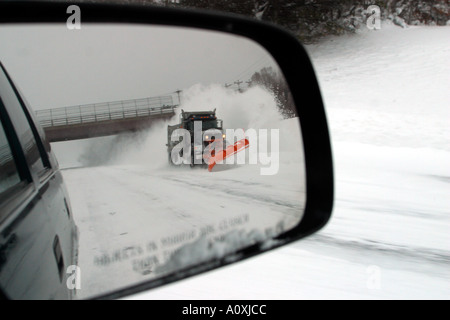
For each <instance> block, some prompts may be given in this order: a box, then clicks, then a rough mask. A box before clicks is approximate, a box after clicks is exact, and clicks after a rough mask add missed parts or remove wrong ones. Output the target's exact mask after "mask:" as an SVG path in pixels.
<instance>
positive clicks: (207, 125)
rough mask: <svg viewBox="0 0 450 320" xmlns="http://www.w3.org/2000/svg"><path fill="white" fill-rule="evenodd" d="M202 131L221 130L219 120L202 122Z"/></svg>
mask: <svg viewBox="0 0 450 320" xmlns="http://www.w3.org/2000/svg"><path fill="white" fill-rule="evenodd" d="M202 129H203V131H205V130H209V129H222V121H221V120H208V121H203V123H202Z"/></svg>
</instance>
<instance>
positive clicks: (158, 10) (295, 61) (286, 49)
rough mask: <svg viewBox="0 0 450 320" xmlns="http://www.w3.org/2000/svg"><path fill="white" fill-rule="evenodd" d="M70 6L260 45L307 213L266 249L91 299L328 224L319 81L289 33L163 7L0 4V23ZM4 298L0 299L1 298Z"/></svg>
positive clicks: (40, 19)
mask: <svg viewBox="0 0 450 320" xmlns="http://www.w3.org/2000/svg"><path fill="white" fill-rule="evenodd" d="M69 5H77V6H79V7H80V9H81V23H114V24H136V25H161V26H177V27H189V28H195V29H202V30H211V31H218V32H223V33H227V34H233V35H238V36H242V37H245V38H248V39H251V40H253V41H255V42H256V43H258V44H259V45H261V46H262V47H263V48H265V49H266V50H267V52H268V53H270V54H271V55H272V57H273V58H274V60H275V61H276V62H277V63H278V65H279V67H280V69H281V71H282V72H283V74H284V77H285V79H286V81H287V84H288V86H289V88H290V90H291V93H292V97H293V100H294V102H295V105H296V106H297V110H296V111H297V115H298V117H299V120H300V125H301V126H300V127H301V133H302V137H303V144H304V156H305V167H306V190H307V192H306V194H307V198H306V207H305V211H304V217H303V219H302V220H301V223H300V224H299V225H297V226H296V227H295V228H293V229H291V230H290V231H288V232H286V233H284V234H282V235H280V236H278V237H277V238H276V244H275V245H274V246H273V247H271V248H269V249H268V248H265V247H263V246H261V245H259V244H256V245H253V246H250V247H247V248H245V249H244V250H241V251H240V252H236V253H234V257H235V258H233V259H228V258H227V257H224V258H221V259H219V260H214V261H209V262H207V263H201V264H200V265H198V266H196V267H195V268H189V269H186V270H184V271H183V272H176V273H173V274H170V275H168V276H165V277H163V278H161V279H157V280H154V281H148V282H144V283H142V284H138V285H134V286H131V287H129V288H125V289H121V290H118V291H116V292H113V293H109V294H104V295H101V296H97V297H95V298H99V299H115V298H120V297H124V296H126V295H130V294H134V293H138V292H141V291H143V290H148V289H150V288H154V287H158V286H161V285H164V284H167V283H171V282H174V281H177V280H180V279H183V278H186V277H190V276H193V275H196V274H199V273H202V272H205V271H208V270H212V269H215V268H217V267H220V266H224V265H227V264H230V263H232V262H230V261H233V262H235V261H239V260H243V259H246V258H249V257H252V256H254V255H257V254H260V253H262V252H265V251H267V250H271V249H274V248H276V247H280V246H283V245H285V244H288V243H291V242H293V241H296V240H299V239H301V238H304V237H306V236H308V235H310V234H312V233H315V232H317V231H318V230H320V229H321V228H322V227H323V226H324V225H325V224H326V223H327V222H328V220H329V219H330V216H331V212H332V207H333V197H334V182H333V165H332V152H331V145H330V134H329V130H328V125H327V120H326V114H325V109H324V104H323V100H322V96H321V93H320V89H319V85H318V81H317V78H316V75H315V72H314V69H313V66H312V63H311V60H310V58H309V57H308V54H307V52H306V50H305V49H304V48H303V46H302V44H301V43H300V42H299V41H298V40H297V39H296V38H295V37H294V36H293V35H292V34H290V33H288V32H287V31H285V30H283V29H281V28H280V27H277V26H275V25H273V24H270V23H265V22H261V21H258V20H256V19H255V20H253V19H248V18H244V17H240V16H235V15H230V14H222V13H211V12H206V11H201V10H181V9H173V8H165V7H157V6H155V7H153V6H141V5H129V4H126V5H125V4H95V3H83V2H81V3H70V4H69V3H60V2H34V1H33V2H31V1H30V2H21V1H17V2H7V3H4V2H2V3H0V23H1V24H16V23H20V24H23V23H66V20H67V18H68V14H67V13H66V10H67V7H68V6H69ZM25 94H26V93H25ZM1 296H2V294H1V293H0V297H1Z"/></svg>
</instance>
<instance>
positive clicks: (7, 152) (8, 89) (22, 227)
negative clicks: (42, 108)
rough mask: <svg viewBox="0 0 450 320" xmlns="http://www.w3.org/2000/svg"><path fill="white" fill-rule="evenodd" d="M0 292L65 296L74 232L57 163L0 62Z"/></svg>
mask: <svg viewBox="0 0 450 320" xmlns="http://www.w3.org/2000/svg"><path fill="white" fill-rule="evenodd" d="M0 120H1V121H0V126H1V128H0V148H1V149H0V150H1V151H0V293H1V294H0V295H2V296H5V297H8V298H13V299H67V298H72V297H73V294H74V292H75V291H74V290H70V289H69V288H68V287H67V285H66V282H67V279H68V277H69V276H70V274H67V273H66V271H67V268H68V266H71V265H76V259H77V249H78V234H77V227H76V225H75V223H74V220H73V216H72V212H71V208H70V201H69V198H68V196H67V191H66V189H65V186H64V181H63V179H62V175H61V172H60V171H59V168H58V163H57V161H56V159H55V156H54V155H53V152H52V151H51V148H50V144H49V143H48V142H47V140H46V139H45V136H44V133H43V130H42V128H41V127H40V126H39V124H38V123H37V122H36V121H35V120H34V115H33V113H32V112H31V109H30V108H29V107H28V106H27V104H26V102H25V100H24V98H23V97H22V95H21V94H20V93H19V91H18V90H17V88H16V87H15V86H14V84H13V82H12V80H11V78H10V77H9V76H8V74H7V72H6V70H5V68H4V67H3V66H2V65H1V64H0Z"/></svg>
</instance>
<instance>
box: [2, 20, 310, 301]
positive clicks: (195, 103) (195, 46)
mask: <svg viewBox="0 0 450 320" xmlns="http://www.w3.org/2000/svg"><path fill="white" fill-rule="evenodd" d="M0 39H1V41H2V43H8V46H2V47H1V48H0V60H1V62H2V63H3V65H4V66H5V68H6V69H7V70H8V72H9V74H10V75H11V77H12V78H13V79H14V81H15V83H16V84H17V85H18V87H20V89H21V91H22V93H23V95H24V96H25V97H26V99H27V100H28V103H29V104H30V106H31V108H32V109H33V111H35V113H36V118H37V120H38V121H39V122H40V124H41V126H42V127H43V128H44V131H45V132H46V135H47V137H48V139H49V140H50V142H51V146H52V150H53V152H54V153H55V154H56V158H57V159H58V162H59V165H60V169H61V172H62V175H63V177H64V181H65V185H66V188H67V191H68V194H69V197H70V205H71V212H72V214H73V217H74V220H75V223H76V224H77V226H78V230H79V241H78V260H77V262H76V265H77V266H78V267H79V270H80V273H79V276H80V277H79V278H78V280H79V281H80V283H79V286H78V287H79V288H78V290H76V294H75V297H76V298H88V297H93V296H96V295H100V294H105V293H110V292H112V291H114V290H117V289H121V288H124V287H127V286H130V285H134V284H138V283H141V282H144V281H149V280H155V279H158V278H161V277H163V276H166V275H169V274H171V273H173V272H177V271H181V270H183V269H186V268H188V267H191V266H195V265H198V264H200V263H202V262H206V261H210V260H211V259H215V258H223V257H225V256H226V255H229V254H232V253H234V252H236V251H238V250H240V249H243V248H245V247H248V246H250V245H253V244H255V243H262V245H264V246H265V247H270V244H271V243H273V242H271V241H272V239H273V238H274V237H276V236H277V235H279V234H281V233H283V232H285V231H287V230H290V229H292V228H293V227H294V226H296V225H297V224H298V223H299V222H300V220H301V218H302V215H303V210H304V207H305V193H306V187H305V168H304V162H303V146H302V140H301V133H300V127H299V120H298V118H297V117H296V111H295V106H294V105H293V102H292V98H291V95H290V92H289V88H288V87H287V85H286V83H285V81H284V78H283V75H282V73H281V72H280V70H279V69H278V66H277V64H276V62H275V61H274V60H273V59H272V57H271V56H270V55H269V54H268V53H267V52H266V51H265V50H264V49H263V48H262V47H260V46H259V45H258V44H256V43H255V42H253V41H250V40H248V39H245V38H242V37H238V36H233V35H227V34H224V33H218V32H209V31H201V30H193V29H182V28H173V27H156V26H125V25H83V26H82V28H81V30H68V29H67V28H66V26H65V25H51V26H49V25H48V26H42V25H39V26H38V25H27V26H17V25H16V26H2V27H1V29H0ZM59 238H60V239H62V238H63V237H61V236H60V237H59ZM62 245H64V244H62ZM64 258H65V257H64ZM235 258H237V257H235ZM70 275H71V273H68V274H67V275H66V277H67V280H68V281H71V279H69V277H70ZM72 289H73V288H72Z"/></svg>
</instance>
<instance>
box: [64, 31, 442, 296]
mask: <svg viewBox="0 0 450 320" xmlns="http://www.w3.org/2000/svg"><path fill="white" fill-rule="evenodd" d="M449 38H450V28H447V27H411V28H408V29H400V28H398V27H393V26H390V25H383V28H382V29H381V30H379V31H374V32H369V31H365V32H362V33H361V34H358V35H354V36H344V37H339V38H330V39H327V40H326V41H324V42H322V43H320V44H318V45H314V46H310V47H308V50H309V52H310V54H311V57H312V59H313V63H314V65H315V68H316V71H317V72H318V76H319V82H320V85H321V88H322V91H323V95H324V99H325V103H326V108H327V114H328V118H329V124H330V128H331V133H332V144H333V151H334V158H335V159H334V161H335V170H336V176H335V180H336V195H335V208H334V211H333V217H332V220H331V221H330V222H329V224H328V225H327V226H326V228H324V229H323V230H322V231H320V232H319V233H318V234H316V235H314V236H311V237H309V238H307V239H304V240H302V241H299V242H296V243H293V244H291V245H289V246H287V247H284V248H281V249H278V250H276V251H273V252H270V253H267V254H264V255H262V256H259V257H256V258H253V259H250V260H247V261H245V262H241V263H238V264H236V265H232V266H229V267H225V268H222V269H219V270H216V271H213V272H209V273H207V274H204V275H200V276H197V277H194V278H191V279H187V280H184V281H181V282H178V283H176V284H172V285H168V286H165V287H162V288H160V289H155V290H152V291H149V292H146V293H142V294H139V295H136V296H133V297H132V298H137V299H316V298H325V299H351V298H360V299H390V298H394V299H397V298H398V299H403V298H407V299H415V298H438V299H449V298H450V271H449V268H448V265H449V262H450V248H449V244H450V235H449V232H448V231H449V229H450V216H449V214H450V212H449V211H450V200H449V199H450V198H449V197H448V195H449V191H450V187H449V183H450V167H449V165H448V164H449V163H450V143H449V137H450V132H449V131H450V130H449V126H448V123H449V120H450V108H449V104H450V94H449V91H448V87H449V85H450V64H449V62H448V57H449V56H450V44H449V42H448V41H445V40H446V39H449ZM58 148H59V147H58V146H56V151H57V152H58ZM62 158H63V155H62V156H61V157H60V162H64V161H63V160H61V159H62ZM241 169H242V168H241ZM127 170H128V173H127V172H126V171H127ZM139 170H141V169H138V167H130V166H120V165H118V166H113V167H111V166H110V167H107V168H104V169H102V170H95V171H93V170H90V169H89V168H84V169H72V170H64V171H63V174H64V176H65V179H66V183H67V184H68V188H69V192H70V193H71V199H72V204H73V205H74V206H75V207H77V208H83V206H84V209H79V212H84V213H83V214H80V215H79V218H80V217H81V216H83V217H86V216H88V215H89V214H88V211H89V207H91V208H92V207H95V209H96V210H97V211H98V210H100V211H101V212H103V213H104V215H103V216H104V217H108V218H113V219H116V218H117V219H118V217H119V216H120V214H123V212H120V211H126V210H127V208H122V209H123V210H122V209H121V208H120V207H119V209H118V210H117V209H116V208H117V207H115V209H114V210H112V209H111V208H110V207H108V206H109V205H110V204H109V203H108V202H107V201H106V200H105V199H114V201H115V202H116V203H117V205H119V204H120V203H121V201H122V200H124V199H123V198H127V199H129V198H132V199H134V200H135V201H136V202H140V201H144V199H145V197H144V196H142V194H141V190H143V189H147V188H150V190H151V188H152V185H149V184H148V183H147V182H146V181H148V179H146V178H145V174H148V172H141V171H139ZM83 171H84V172H83ZM112 171H113V172H112ZM80 173H81V174H80ZM235 173H236V175H237V177H236V178H239V171H236V172H235ZM127 174H128V175H129V174H132V175H133V176H134V181H135V182H136V181H137V182H139V183H138V184H137V185H136V184H135V183H134V184H133V185H126V184H125V181H126V180H127V179H128V178H127ZM160 174H161V175H163V176H164V179H163V180H164V183H172V182H173V181H172V182H170V179H167V177H172V178H173V177H175V176H176V177H179V175H175V174H173V173H170V172H163V173H160ZM92 175H104V177H103V178H100V177H98V179H91V180H89V181H98V184H104V185H103V186H100V185H90V183H87V182H86V179H85V177H86V176H92ZM83 177H84V178H83ZM111 177H115V180H116V181H113V179H112V178H111ZM121 177H123V178H121ZM93 178H95V177H93ZM152 178H153V179H158V178H161V176H160V177H158V176H157V175H156V176H155V175H152ZM185 178H186V179H188V178H189V177H187V176H184V177H183V179H185ZM240 178H245V177H240ZM80 179H81V180H80ZM197 179H198V177H197ZM202 179H203V178H202ZM205 179H206V178H205ZM158 181H160V180H158ZM182 182H183V181H181V182H180V181H178V182H177V185H178V183H182ZM114 184H116V185H121V187H122V189H121V190H120V192H117V194H114V195H113V196H111V190H110V189H111V186H112V185H114ZM201 184H203V187H206V186H207V185H208V181H206V180H203V181H202V183H201ZM74 186H76V187H74ZM144 186H145V187H144ZM226 186H227V187H229V185H226ZM261 186H262V187H261V188H262V190H265V191H271V192H268V193H263V194H264V195H265V196H267V197H269V196H271V195H274V193H273V192H274V188H272V189H271V190H270V189H266V188H265V187H264V186H263V185H261ZM80 187H82V188H80ZM200 187H202V186H200ZM266 187H267V186H266ZM94 189H95V190H102V192H103V193H104V196H105V197H104V198H102V197H98V196H96V197H94V198H92V199H89V197H87V196H86V195H89V194H90V191H89V190H94ZM135 189H136V190H139V191H136V192H135V191H134V190H135ZM162 189H165V188H162ZM219 189H220V188H219ZM225 189H226V188H225ZM225 189H224V190H222V191H221V190H219V191H218V192H225V193H226V192H227V191H226V190H225ZM285 190H292V186H286V189H285ZM228 191H229V190H228ZM124 192H125V193H126V194H124ZM184 192H185V191H184ZM277 192H280V191H279V190H277ZM151 193H152V194H154V193H156V191H155V192H151ZM281 193H282V192H280V193H279V194H278V195H280V194H281ZM231 196H233V195H231ZM164 197H165V198H164ZM286 197H287V198H286V199H285V200H286V201H291V200H292V199H289V197H290V195H289V194H287V195H286ZM167 199H170V197H169V195H164V194H163V197H162V198H161V201H162V202H161V203H163V202H164V200H167ZM108 201H110V200H108ZM157 203H158V202H157ZM286 203H288V202H286ZM248 205H249V206H250V207H251V206H252V203H249V204H248ZM143 206H145V204H143ZM286 207H287V208H289V207H290V206H289V205H287V206H286ZM261 208H263V206H261ZM166 209H167V208H166V207H164V210H166ZM83 210H84V211H83ZM253 210H254V209H253ZM268 210H269V211H270V206H269V209H268ZM74 211H75V209H74ZM119 213H120V214H119ZM173 214H174V217H176V216H180V215H182V214H183V213H182V212H179V211H177V210H174V211H173ZM236 214H239V212H237V213H236ZM267 214H268V215H269V216H270V212H267ZM136 216H137V219H138V220H135V221H134V222H136V221H139V222H141V221H142V223H147V221H146V218H145V217H144V215H140V214H139V212H137V214H136ZM179 218H180V220H179V223H183V221H186V220H183V217H179ZM140 219H141V220H140ZM121 221H123V220H121ZM175 221H176V220H175V219H174V220H171V223H175ZM97 222H98V225H101V224H102V222H101V221H97ZM189 223H192V221H190V222H189ZM134 225H135V224H134ZM105 228H110V226H109V225H106V224H105ZM117 228H118V229H117V230H105V234H108V232H109V231H111V232H112V233H114V234H116V235H120V237H127V236H129V235H128V234H126V232H128V231H129V229H130V228H132V226H131V225H130V226H126V225H123V224H120V225H117ZM175 228H176V226H175ZM119 229H120V230H119ZM125 229H127V230H126V231H123V230H125ZM91 231H93V230H91ZM94 238H95V234H94V233H93V232H88V233H87V234H86V233H85V234H84V238H83V235H81V241H82V243H81V248H83V247H84V248H88V247H89V249H90V250H93V251H92V252H95V250H96V247H95V246H94V247H93V246H92V245H91V244H92V243H93V242H95V243H97V244H99V245H101V243H102V239H94ZM94 240H95V241H94ZM83 241H84V242H83ZM142 246H143V248H144V249H142V248H141V249H139V244H137V246H136V247H135V248H134V249H130V250H131V251H132V250H134V251H135V252H137V253H135V254H139V250H147V249H148V247H146V244H145V243H144V244H142ZM149 248H150V249H151V245H150V246H149ZM131 251H130V252H129V253H128V254H129V255H132V253H131ZM82 255H83V252H80V257H81V258H80V265H83V263H84V264H85V265H86V263H90V264H92V263H95V260H93V259H92V255H91V256H90V258H89V261H87V260H83V259H86V258H85V257H86V256H82ZM97 261H102V260H101V259H100V260H97ZM96 277H97V278H98V277H100V278H101V276H100V275H99V274H97V275H94V276H93V277H92V278H90V279H89V281H88V279H85V282H84V283H83V284H82V285H84V286H85V287H87V290H88V291H89V285H90V281H91V279H95V278H96ZM82 279H83V277H82ZM100 280H101V281H102V279H100ZM82 288H83V287H82ZM97 288H98V287H97ZM105 289H106V287H105Z"/></svg>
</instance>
